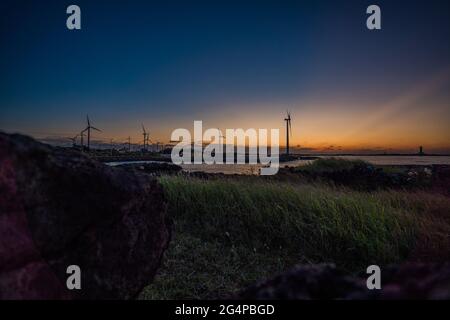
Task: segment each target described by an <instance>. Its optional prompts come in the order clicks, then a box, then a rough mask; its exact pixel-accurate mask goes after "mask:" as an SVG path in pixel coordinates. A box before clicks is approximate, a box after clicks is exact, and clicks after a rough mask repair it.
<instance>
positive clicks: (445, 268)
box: [237, 263, 450, 300]
mask: <svg viewBox="0 0 450 320" xmlns="http://www.w3.org/2000/svg"><path fill="white" fill-rule="evenodd" d="M368 276H369V275H365V274H364V275H360V276H349V275H346V274H345V273H344V272H342V271H340V270H338V269H336V267H335V266H334V265H327V264H319V265H305V266H298V267H296V268H295V269H293V270H291V271H288V272H286V273H283V274H280V275H278V276H276V277H274V278H273V279H270V280H267V281H264V282H261V283H258V284H255V285H253V286H250V287H248V288H247V289H245V290H243V291H242V292H240V293H239V294H238V295H237V298H239V299H290V300H296V299H300V300H316V299H323V300H332V299H370V300H372V299H378V300H385V299H386V300H391V299H450V264H444V265H432V264H418V263H411V264H404V265H399V266H389V267H386V268H381V290H369V289H367V285H366V280H367V277H368Z"/></svg>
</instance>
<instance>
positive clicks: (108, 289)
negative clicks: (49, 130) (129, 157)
mask: <svg viewBox="0 0 450 320" xmlns="http://www.w3.org/2000/svg"><path fill="white" fill-rule="evenodd" d="M169 238H170V223H169V221H168V219H167V217H166V204H165V202H164V197H163V192H162V189H161V187H160V186H159V184H158V183H157V181H156V180H154V179H152V178H150V177H149V176H148V175H145V174H142V173H139V172H130V171H126V170H123V169H120V168H111V167H108V166H106V165H104V164H101V163H99V162H96V161H94V160H92V159H90V158H89V157H88V156H85V155H83V154H81V153H79V152H77V151H70V150H67V149H62V148H53V147H50V146H48V145H44V144H41V143H38V142H36V141H35V140H33V139H31V138H29V137H25V136H22V135H7V134H3V133H0V299H94V298H95V299H127V298H133V297H134V296H136V295H137V294H138V293H139V292H140V290H141V289H142V287H143V286H145V285H147V284H148V283H149V282H151V280H152V277H153V275H154V274H155V272H156V269H157V267H158V266H159V263H160V259H161V256H162V253H163V251H164V250H165V248H166V247H167V245H168V242H169ZM69 265H77V266H79V267H80V269H81V290H68V289H67V287H66V279H67V277H68V276H69V274H67V272H66V271H67V267H68V266H69Z"/></svg>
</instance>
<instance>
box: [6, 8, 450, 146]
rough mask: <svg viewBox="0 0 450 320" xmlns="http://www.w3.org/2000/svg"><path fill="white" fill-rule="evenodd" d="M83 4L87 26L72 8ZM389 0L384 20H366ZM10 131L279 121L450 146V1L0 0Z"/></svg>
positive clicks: (125, 130)
mask: <svg viewBox="0 0 450 320" xmlns="http://www.w3.org/2000/svg"><path fill="white" fill-rule="evenodd" d="M70 4H76V5H78V6H79V7H80V8H81V30H68V29H67V28H66V19H67V17H68V14H66V8H67V6H69V5H70ZM371 4H377V5H378V6H380V8H381V15H382V29H381V30H375V31H371V30H368V29H367V28H366V19H367V17H368V15H367V14H366V8H367V7H368V6H369V5H371ZM0 12H1V14H0V130H2V131H6V132H20V133H25V134H29V135H32V136H34V137H36V138H40V139H47V140H52V139H53V140H55V141H58V140H60V139H63V141H67V140H65V139H66V138H67V137H72V136H74V135H75V134H77V133H78V132H79V131H80V130H82V129H84V127H85V126H86V115H87V114H89V117H90V118H91V121H92V124H93V125H95V126H96V127H97V128H100V129H102V132H101V133H95V134H94V137H93V139H96V140H98V141H109V140H110V139H111V138H112V139H114V141H117V142H121V141H125V140H126V138H127V137H128V136H131V137H132V140H133V142H136V143H138V142H139V141H140V140H142V138H143V137H142V132H141V123H143V124H144V125H145V126H146V128H147V130H148V131H149V132H150V138H151V139H152V141H154V142H155V141H161V142H168V141H169V140H170V134H171V132H172V130H174V129H176V128H187V129H189V130H193V121H194V120H202V121H203V127H204V128H220V129H222V130H224V129H226V128H244V129H248V128H255V129H258V128H267V129H271V128H279V129H280V130H281V132H280V137H281V140H280V144H281V145H284V144H285V138H284V137H285V134H284V132H285V123H284V121H283V119H284V118H285V113H286V110H287V109H289V110H290V111H291V114H292V129H293V132H292V138H291V145H293V146H298V147H299V148H301V149H302V150H305V151H307V150H310V151H331V152H343V151H355V152H374V151H375V152H397V151H398V152H404V151H405V152H410V151H416V150H417V149H418V146H419V145H423V146H424V148H425V151H428V152H435V153H450V126H449V123H450V90H449V89H450V41H449V39H450V2H449V1H447V0H431V1H430V0H428V1H406V0H396V1H364V0H359V1H357V0H347V1H343V0H341V1H336V0H334V1H332V0H329V1H321V0H315V1H300V0H297V1H280V0H277V1H266V0H259V1H255V0H252V1H250V0H247V1H245V0H240V1H236V0H227V1H223V0H210V1H193V0H184V1H167V0H165V1H136V0H130V1H114V0H108V1H107V0H103V1H99V0H89V1H79V0H71V1H62V0H59V1H45V0H41V1H30V0H29V1H23V0H14V1H12V0H6V1H2V2H1V3H0Z"/></svg>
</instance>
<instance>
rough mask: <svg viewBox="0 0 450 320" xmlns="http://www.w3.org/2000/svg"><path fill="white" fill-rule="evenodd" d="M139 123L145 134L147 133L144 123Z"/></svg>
mask: <svg viewBox="0 0 450 320" xmlns="http://www.w3.org/2000/svg"><path fill="white" fill-rule="evenodd" d="M141 125H142V131H144V133H145V134H147V131H145V127H144V124H143V123H141Z"/></svg>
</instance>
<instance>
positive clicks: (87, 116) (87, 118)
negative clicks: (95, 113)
mask: <svg viewBox="0 0 450 320" xmlns="http://www.w3.org/2000/svg"><path fill="white" fill-rule="evenodd" d="M86 120H87V123H88V127H90V126H91V122H90V121H89V115H86Z"/></svg>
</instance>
